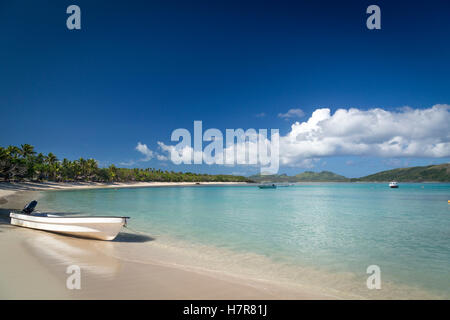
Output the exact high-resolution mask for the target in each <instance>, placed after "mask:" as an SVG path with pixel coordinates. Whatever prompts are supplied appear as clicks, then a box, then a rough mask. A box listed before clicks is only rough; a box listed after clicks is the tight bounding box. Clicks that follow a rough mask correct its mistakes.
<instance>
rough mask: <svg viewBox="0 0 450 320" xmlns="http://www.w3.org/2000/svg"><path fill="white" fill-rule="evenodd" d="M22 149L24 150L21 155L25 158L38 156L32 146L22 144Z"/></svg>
mask: <svg viewBox="0 0 450 320" xmlns="http://www.w3.org/2000/svg"><path fill="white" fill-rule="evenodd" d="M20 147H21V149H22V150H21V151H20V154H21V155H22V156H23V157H24V158H28V157H31V156H34V155H35V154H36V152H35V151H34V147H33V146H32V145H30V144H22V145H21V146H20Z"/></svg>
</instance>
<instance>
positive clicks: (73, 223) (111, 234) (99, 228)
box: [9, 212, 127, 240]
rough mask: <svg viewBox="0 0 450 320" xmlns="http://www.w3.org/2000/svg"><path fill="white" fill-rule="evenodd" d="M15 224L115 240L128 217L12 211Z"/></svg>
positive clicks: (91, 237)
mask: <svg viewBox="0 0 450 320" xmlns="http://www.w3.org/2000/svg"><path fill="white" fill-rule="evenodd" d="M9 216H10V217H11V224H12V225H15V226H20V227H25V228H31V229H37V230H43V231H49V232H55V233H61V234H64V235H70V236H75V237H82V238H89V239H97V240H114V238H115V237H116V236H117V234H118V233H119V232H120V230H121V229H122V226H124V225H125V224H126V219H127V218H126V217H58V216H33V215H27V214H20V213H14V212H11V213H10V215H9Z"/></svg>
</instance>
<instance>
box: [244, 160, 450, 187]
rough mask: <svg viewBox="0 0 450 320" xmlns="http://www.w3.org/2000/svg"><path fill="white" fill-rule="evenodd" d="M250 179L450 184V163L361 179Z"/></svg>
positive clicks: (309, 175) (312, 175)
mask: <svg viewBox="0 0 450 320" xmlns="http://www.w3.org/2000/svg"><path fill="white" fill-rule="evenodd" d="M249 179H251V180H253V181H255V182H259V183H266V182H279V183H283V182H284V183H294V182H358V181H361V182H386V181H393V180H395V181H399V182H423V181H436V182H450V163H444V164H439V165H431V166H425V167H411V168H400V169H393V170H388V171H382V172H378V173H375V174H371V175H369V176H365V177H361V178H352V179H349V178H346V177H344V176H341V175H338V174H335V173H333V172H330V171H322V172H312V171H305V172H303V173H300V174H297V175H295V176H288V175H286V174H279V175H278V174H277V175H254V176H250V177H249Z"/></svg>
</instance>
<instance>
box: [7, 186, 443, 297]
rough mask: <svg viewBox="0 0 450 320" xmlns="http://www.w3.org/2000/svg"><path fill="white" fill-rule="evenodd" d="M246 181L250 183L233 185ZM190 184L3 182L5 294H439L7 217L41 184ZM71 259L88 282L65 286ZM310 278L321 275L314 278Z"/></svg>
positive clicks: (142, 236)
mask: <svg viewBox="0 0 450 320" xmlns="http://www.w3.org/2000/svg"><path fill="white" fill-rule="evenodd" d="M229 184H234V183H228V185H229ZM242 184H244V185H246V184H245V183H238V184H235V185H242ZM192 185H195V184H193V183H190V184H186V183H181V184H179V183H178V184H167V183H151V185H149V183H144V184H142V183H139V184H133V185H132V186H129V184H120V185H118V184H110V185H107V186H105V185H104V184H95V185H92V184H83V185H81V186H80V185H76V186H70V185H67V184H64V185H62V186H61V185H59V186H57V187H55V186H54V185H53V184H52V185H51V186H49V185H44V186H43V185H42V184H40V185H39V186H30V185H29V184H27V185H23V184H22V185H17V184H13V185H12V186H9V187H10V188H4V186H5V185H2V184H1V183H0V200H2V201H0V256H1V257H2V260H4V261H5V263H2V264H0V299H155V300H159V299H183V300H184V299H194V300H197V299H205V300H208V299H226V300H234V299H250V300H251V299H267V300H276V299H303V300H310V299H395V298H399V299H408V298H409V299H423V298H425V299H433V298H438V299H439V298H440V297H436V296H433V295H429V294H428V293H427V292H423V291H421V290H416V289H414V288H411V287H403V288H402V287H400V288H396V286H390V285H389V284H387V285H388V286H385V287H384V288H386V289H387V290H388V296H385V295H384V293H385V292H386V291H384V292H383V293H382V292H378V293H377V292H371V293H370V294H369V295H367V294H366V293H365V292H362V291H361V290H360V289H355V283H354V281H353V280H354V279H353V276H352V275H350V274H330V273H326V272H321V271H320V270H316V269H315V268H308V267H306V268H304V267H300V266H298V267H295V268H292V267H289V266H286V265H283V264H280V265H278V264H276V263H272V262H271V261H270V259H267V258H265V257H262V256H259V255H256V254H251V253H249V254H247V255H239V254H234V253H232V252H228V251H226V250H222V249H220V248H215V247H212V246H208V245H202V246H197V245H195V246H191V245H189V243H183V242H173V241H172V240H173V239H170V237H169V238H167V237H165V236H164V237H163V236H161V237H160V236H156V238H154V235H151V234H148V233H142V232H139V231H138V232H137V233H136V232H134V231H133V230H131V229H130V230H131V231H132V232H131V233H130V232H129V230H127V229H125V228H124V229H122V232H121V233H120V234H119V235H118V237H117V238H116V239H115V240H114V241H97V240H87V239H80V238H73V237H68V236H63V235H58V234H53V233H49V232H45V231H39V230H32V229H27V228H20V227H16V226H11V225H10V224H9V210H11V209H22V208H23V206H24V204H25V203H26V202H28V201H30V200H32V199H39V195H40V193H41V191H46V190H49V191H52V190H70V189H72V190H77V189H92V188H129V187H149V186H152V187H165V186H192ZM209 185H223V184H220V183H219V184H218V183H210V184H209ZM2 187H3V188H2ZM13 187H14V189H13ZM168 240H169V241H168ZM73 264H76V265H79V266H80V268H81V270H82V273H83V275H82V276H83V278H82V279H83V280H82V281H83V282H82V290H68V289H67V288H66V279H67V277H68V275H67V274H66V273H65V271H66V268H67V267H68V266H69V265H73ZM280 268H281V269H280ZM280 275H281V277H280ZM287 275H289V277H286V276H287ZM309 278H316V279H317V281H309V280H310V279H309ZM341 278H344V280H345V279H347V280H348V281H347V280H345V281H347V282H346V283H345V284H346V287H348V290H341V289H340V290H336V289H335V288H334V286H333V283H334V282H335V281H337V280H338V279H341ZM293 279H295V280H294V281H292V280H293ZM358 281H360V280H358ZM362 282H363V281H361V283H362ZM358 283H359V282H358ZM385 285H386V283H385ZM42 288H45V289H44V290H42ZM389 291H391V292H389ZM409 291H410V292H411V294H410V295H407V296H405V295H404V292H409Z"/></svg>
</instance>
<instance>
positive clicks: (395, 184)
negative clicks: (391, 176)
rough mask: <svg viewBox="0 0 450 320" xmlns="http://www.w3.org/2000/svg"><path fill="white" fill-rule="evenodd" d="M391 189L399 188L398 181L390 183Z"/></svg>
mask: <svg viewBox="0 0 450 320" xmlns="http://www.w3.org/2000/svg"><path fill="white" fill-rule="evenodd" d="M389 188H398V183H397V181H391V182H389Z"/></svg>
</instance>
